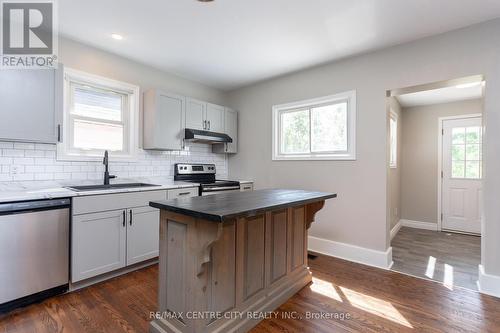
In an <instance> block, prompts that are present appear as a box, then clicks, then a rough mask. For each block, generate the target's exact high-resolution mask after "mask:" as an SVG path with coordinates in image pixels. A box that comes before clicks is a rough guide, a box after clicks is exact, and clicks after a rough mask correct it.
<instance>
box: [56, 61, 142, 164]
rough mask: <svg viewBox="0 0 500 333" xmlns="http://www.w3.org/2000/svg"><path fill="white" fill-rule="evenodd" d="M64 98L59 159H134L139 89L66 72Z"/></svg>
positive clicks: (95, 77) (103, 79)
mask: <svg viewBox="0 0 500 333" xmlns="http://www.w3.org/2000/svg"><path fill="white" fill-rule="evenodd" d="M64 99H65V102H64V126H63V140H62V141H63V142H62V143H60V144H59V145H58V153H57V158H58V159H59V160H96V159H100V158H102V155H103V152H104V150H108V151H109V152H110V155H111V156H113V157H114V158H117V159H121V160H133V159H135V155H136V152H137V133H138V128H137V126H138V122H137V115H138V113H139V105H138V102H139V87H137V86H132V85H130V84H127V83H122V82H118V81H114V80H109V79H106V78H102V77H98V76H94V75H90V74H86V73H82V72H78V71H75V70H71V69H66V70H65V82H64Z"/></svg>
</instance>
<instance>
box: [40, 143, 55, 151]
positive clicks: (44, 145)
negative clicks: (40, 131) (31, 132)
mask: <svg viewBox="0 0 500 333" xmlns="http://www.w3.org/2000/svg"><path fill="white" fill-rule="evenodd" d="M35 149H36V150H56V145H51V144H48V143H37V144H35Z"/></svg>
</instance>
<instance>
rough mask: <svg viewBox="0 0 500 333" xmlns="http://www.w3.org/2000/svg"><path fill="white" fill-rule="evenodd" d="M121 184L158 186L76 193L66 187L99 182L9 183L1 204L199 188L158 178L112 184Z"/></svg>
mask: <svg viewBox="0 0 500 333" xmlns="http://www.w3.org/2000/svg"><path fill="white" fill-rule="evenodd" d="M119 183H147V184H155V185H158V186H151V187H136V188H119V189H110V190H96V191H84V192H76V191H72V190H70V189H67V188H65V186H79V185H95V184H98V182H95V181H94V182H92V181H85V182H81V181H80V182H78V181H72V182H65V183H63V182H61V183H58V182H31V183H26V182H18V183H15V182H12V183H10V182H9V183H0V203H3V202H14V201H27V200H39V199H55V198H70V197H77V196H88V195H100V194H111V193H125V192H143V191H158V190H171V189H176V188H188V187H197V186H199V184H197V183H187V182H176V181H173V180H169V179H167V180H165V179H158V178H147V179H122V180H120V181H119V182H112V184H119Z"/></svg>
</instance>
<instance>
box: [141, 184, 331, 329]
mask: <svg viewBox="0 0 500 333" xmlns="http://www.w3.org/2000/svg"><path fill="white" fill-rule="evenodd" d="M335 197H336V194H332V193H322V192H311V191H303V190H281V189H269V190H258V191H250V192H240V193H227V194H219V195H214V196H205V197H193V198H187V199H176V200H168V201H158V202H151V203H150V205H151V206H152V207H155V208H159V209H160V210H161V214H160V269H159V309H158V313H156V314H155V319H154V320H153V321H152V322H151V326H150V327H151V332H161V333H164V332H192V333H197V332H246V331H248V330H249V329H250V328H252V327H253V326H255V325H257V324H258V322H259V321H260V320H262V319H263V317H264V315H265V313H266V312H269V311H273V310H275V309H276V308H277V307H279V306H280V305H281V304H282V303H284V302H285V301H286V300H287V299H289V298H290V297H291V296H292V295H294V294H295V293H297V292H298V291H299V290H300V289H301V288H303V287H304V286H305V285H307V284H308V283H309V282H311V274H310V272H309V270H308V267H307V230H308V229H309V227H310V226H311V223H312V222H313V220H314V215H315V214H316V212H317V211H319V210H320V209H321V208H322V207H323V205H324V202H325V200H326V199H330V198H335Z"/></svg>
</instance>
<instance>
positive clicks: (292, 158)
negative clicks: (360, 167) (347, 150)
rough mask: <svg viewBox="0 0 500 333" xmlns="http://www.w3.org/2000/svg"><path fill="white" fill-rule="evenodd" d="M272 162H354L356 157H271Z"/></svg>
mask: <svg viewBox="0 0 500 333" xmlns="http://www.w3.org/2000/svg"><path fill="white" fill-rule="evenodd" d="M273 161H356V156H351V155H336V156H273Z"/></svg>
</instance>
